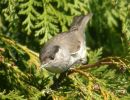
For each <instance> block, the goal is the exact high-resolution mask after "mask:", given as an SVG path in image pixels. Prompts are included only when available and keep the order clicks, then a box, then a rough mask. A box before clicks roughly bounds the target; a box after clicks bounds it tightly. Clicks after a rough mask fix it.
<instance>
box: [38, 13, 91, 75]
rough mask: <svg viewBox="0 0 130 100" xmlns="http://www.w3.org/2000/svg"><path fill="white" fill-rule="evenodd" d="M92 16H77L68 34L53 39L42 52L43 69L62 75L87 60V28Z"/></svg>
mask: <svg viewBox="0 0 130 100" xmlns="http://www.w3.org/2000/svg"><path fill="white" fill-rule="evenodd" d="M91 16H92V14H88V15H85V16H76V17H74V20H73V22H72V24H71V27H70V30H69V31H68V32H63V33H60V34H58V35H56V36H54V37H53V38H51V39H50V40H49V41H48V42H47V43H45V45H44V46H43V48H42V49H41V51H40V61H41V67H44V68H45V69H47V70H48V71H51V72H54V73H61V72H64V71H66V70H67V69H69V68H70V67H71V66H72V65H74V64H75V63H77V62H79V61H81V62H82V63H85V62H86V61H87V60H86V43H85V34H84V31H85V27H86V24H87V23H88V21H89V19H90V18H91Z"/></svg>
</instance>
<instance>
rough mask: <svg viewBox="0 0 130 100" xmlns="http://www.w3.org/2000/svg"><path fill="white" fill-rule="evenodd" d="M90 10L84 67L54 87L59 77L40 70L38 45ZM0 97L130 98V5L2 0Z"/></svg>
mask: <svg viewBox="0 0 130 100" xmlns="http://www.w3.org/2000/svg"><path fill="white" fill-rule="evenodd" d="M89 12H91V13H93V17H92V19H91V21H90V23H89V25H88V27H87V30H86V32H85V34H86V39H87V46H88V49H87V52H88V55H87V56H88V59H89V60H88V64H86V65H76V68H75V69H71V70H69V71H68V72H67V73H66V77H65V78H64V79H63V80H60V81H59V83H58V86H54V84H55V83H56V80H59V77H60V75H55V74H53V73H50V72H48V71H46V70H45V69H44V70H41V69H40V67H39V66H40V62H39V57H38V56H39V55H38V52H39V49H40V46H41V44H44V43H45V42H47V41H48V39H50V38H52V37H53V36H55V35H56V34H58V33H60V32H64V31H67V30H68V28H69V27H70V25H71V22H72V19H73V17H74V16H76V15H83V14H87V13H89ZM52 86H54V87H52ZM0 99H1V100H28V99H29V100H51V99H52V100H64V99H65V100H130V1H129V0H0Z"/></svg>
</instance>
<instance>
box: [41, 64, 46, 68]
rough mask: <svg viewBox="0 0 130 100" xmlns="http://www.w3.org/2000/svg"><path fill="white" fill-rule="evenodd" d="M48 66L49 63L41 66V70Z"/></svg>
mask: <svg viewBox="0 0 130 100" xmlns="http://www.w3.org/2000/svg"><path fill="white" fill-rule="evenodd" d="M47 65H48V63H47V64H41V66H40V68H45V67H46V66H47Z"/></svg>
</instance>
